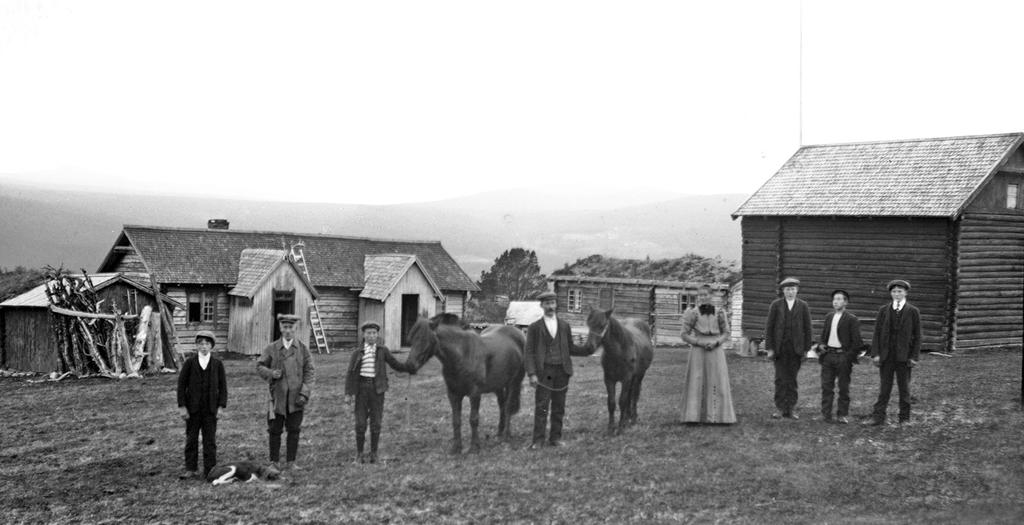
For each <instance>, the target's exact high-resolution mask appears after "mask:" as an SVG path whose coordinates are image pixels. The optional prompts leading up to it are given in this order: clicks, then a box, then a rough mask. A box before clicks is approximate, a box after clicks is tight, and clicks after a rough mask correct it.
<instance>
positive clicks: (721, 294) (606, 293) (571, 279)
mask: <svg viewBox="0 0 1024 525" xmlns="http://www.w3.org/2000/svg"><path fill="white" fill-rule="evenodd" d="M548 281H549V282H550V283H551V286H552V290H553V291H554V292H555V294H557V295H558V316H559V317H561V318H562V319H565V320H566V321H567V322H568V323H569V326H571V327H572V329H573V333H575V334H586V333H587V316H588V315H590V311H591V310H592V309H593V308H601V309H608V308H614V309H615V316H616V317H618V318H620V319H621V318H634V319H642V320H644V321H647V323H648V324H649V325H650V326H651V328H652V330H651V333H652V334H653V335H654V340H655V342H656V343H657V344H662V345H667V344H682V339H681V338H680V337H679V332H680V331H681V330H682V326H683V325H682V318H683V312H685V311H686V310H687V309H689V308H692V307H694V306H696V304H697V292H698V289H699V288H700V286H701V285H702V284H705V283H699V282H683V281H659V280H653V279H630V278H619V277H588V276H582V275H555V276H551V277H548ZM707 284H709V285H710V286H711V288H712V290H713V293H712V301H713V303H714V304H715V306H716V307H718V308H726V309H727V310H728V309H729V298H728V295H729V287H728V286H727V285H724V284H721V283H707Z"/></svg>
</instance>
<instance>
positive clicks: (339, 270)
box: [100, 225, 479, 291]
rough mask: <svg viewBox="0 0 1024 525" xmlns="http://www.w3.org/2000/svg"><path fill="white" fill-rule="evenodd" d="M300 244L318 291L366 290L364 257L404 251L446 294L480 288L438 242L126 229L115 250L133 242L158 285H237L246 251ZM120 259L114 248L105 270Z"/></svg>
mask: <svg viewBox="0 0 1024 525" xmlns="http://www.w3.org/2000/svg"><path fill="white" fill-rule="evenodd" d="M299 241H301V242H303V243H304V244H305V248H304V250H303V255H304V256H305V259H306V265H307V268H308V269H309V277H310V281H311V282H312V284H313V286H315V287H321V286H338V287H347V288H362V287H363V258H364V257H365V255H367V254H379V253H402V254H413V255H415V256H416V257H417V259H418V260H419V262H420V264H421V265H422V266H423V268H424V270H426V271H427V272H429V273H430V275H431V277H432V278H433V279H434V281H435V282H436V283H437V285H438V286H439V287H440V288H441V289H442V290H454V291H467V290H468V291H477V290H478V289H479V288H477V286H476V285H475V284H474V283H473V281H472V279H470V278H469V276H468V275H466V272H464V271H463V270H462V268H461V267H459V265H458V263H456V262H455V260H454V259H452V257H451V255H450V254H449V253H448V252H447V251H446V250H445V249H444V247H443V246H441V243H440V242H437V241H403V240H383V239H367V238H359V237H342V236H336V235H315V234H304V233H291V232H265V231H246V230H212V229H206V228H171V227H159V226H136V225H125V226H124V229H123V230H122V234H121V236H120V237H119V238H118V240H117V241H115V248H116V247H117V246H119V245H127V244H131V245H132V246H133V247H134V248H135V251H136V253H137V254H138V255H139V256H140V257H141V258H142V260H143V262H144V263H145V265H146V267H147V268H148V269H149V271H150V274H151V277H152V278H153V279H154V280H155V281H156V282H159V283H176V284H235V282H236V281H237V279H238V262H239V260H240V257H241V254H242V250H245V249H247V248H265V249H276V250H284V249H288V248H289V247H290V246H291V245H293V244H295V243H297V242H299ZM115 261H116V257H115V250H114V248H112V249H111V251H110V253H109V254H108V255H107V258H106V260H105V261H104V262H103V263H102V264H101V266H100V268H101V270H100V271H103V270H102V268H107V267H112V266H114V264H115Z"/></svg>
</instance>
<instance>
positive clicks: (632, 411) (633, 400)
mask: <svg viewBox="0 0 1024 525" xmlns="http://www.w3.org/2000/svg"><path fill="white" fill-rule="evenodd" d="M643 382H644V374H642V373H641V374H637V375H636V376H634V377H633V393H632V394H630V396H629V404H630V408H629V424H631V425H632V424H635V423H636V421H637V419H638V418H639V416H638V412H637V409H636V407H637V404H638V403H639V402H640V385H642V384H643Z"/></svg>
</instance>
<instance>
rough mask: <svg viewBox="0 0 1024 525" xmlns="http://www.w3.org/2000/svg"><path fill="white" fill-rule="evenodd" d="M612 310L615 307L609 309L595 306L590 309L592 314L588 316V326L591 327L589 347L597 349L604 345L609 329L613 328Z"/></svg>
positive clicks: (588, 335)
mask: <svg viewBox="0 0 1024 525" xmlns="http://www.w3.org/2000/svg"><path fill="white" fill-rule="evenodd" d="M612 310H614V308H611V309H608V310H601V309H598V308H593V309H591V310H590V315H588V316H587V328H588V329H589V333H588V334H587V347H589V348H592V349H594V350H595V351H596V350H598V349H600V348H601V347H602V346H604V344H605V339H606V338H607V337H608V331H609V330H611V325H612Z"/></svg>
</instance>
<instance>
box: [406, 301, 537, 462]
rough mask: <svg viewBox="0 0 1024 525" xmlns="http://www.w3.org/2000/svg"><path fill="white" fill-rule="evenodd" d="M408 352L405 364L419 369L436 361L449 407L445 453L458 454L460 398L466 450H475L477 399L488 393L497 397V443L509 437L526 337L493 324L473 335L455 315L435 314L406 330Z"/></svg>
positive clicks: (477, 440) (517, 402)
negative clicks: (465, 402) (465, 415)
mask: <svg viewBox="0 0 1024 525" xmlns="http://www.w3.org/2000/svg"><path fill="white" fill-rule="evenodd" d="M409 339H410V341H411V342H412V349H411V350H410V351H409V356H408V357H407V358H406V364H407V365H409V366H411V368H412V369H413V370H419V369H420V367H422V366H423V365H424V364H425V363H426V362H427V361H428V360H430V358H431V357H437V359H438V361H440V362H441V374H442V375H443V376H444V382H445V385H446V386H447V389H448V402H449V403H451V406H452V431H453V434H454V440H453V441H452V446H451V449H450V451H449V452H450V453H452V454H459V453H461V452H462V399H463V398H464V397H467V396H468V397H469V410H470V411H469V426H470V429H471V438H470V445H469V451H470V452H478V451H479V450H480V437H479V435H478V433H477V426H478V425H479V423H480V397H481V396H482V395H483V394H489V393H493V394H495V395H496V396H497V398H498V411H499V413H500V414H501V415H500V417H499V420H498V437H499V439H503V440H508V439H510V438H511V437H512V416H513V415H514V414H516V413H517V412H519V405H520V400H519V398H520V393H521V390H522V383H523V376H525V375H526V369H525V367H524V365H523V348H524V347H525V346H526V337H525V336H524V335H523V333H522V332H520V331H519V330H518V329H516V328H515V327H512V326H498V327H492V328H489V329H487V330H485V331H484V332H483V333H482V334H478V333H476V332H475V331H473V330H466V329H464V328H463V327H462V324H461V322H460V321H459V318H458V316H456V315H454V314H440V315H437V316H434V317H433V318H431V319H429V320H428V319H424V318H420V319H419V320H417V321H416V323H415V324H413V326H412V329H411V330H410V332H409Z"/></svg>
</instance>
